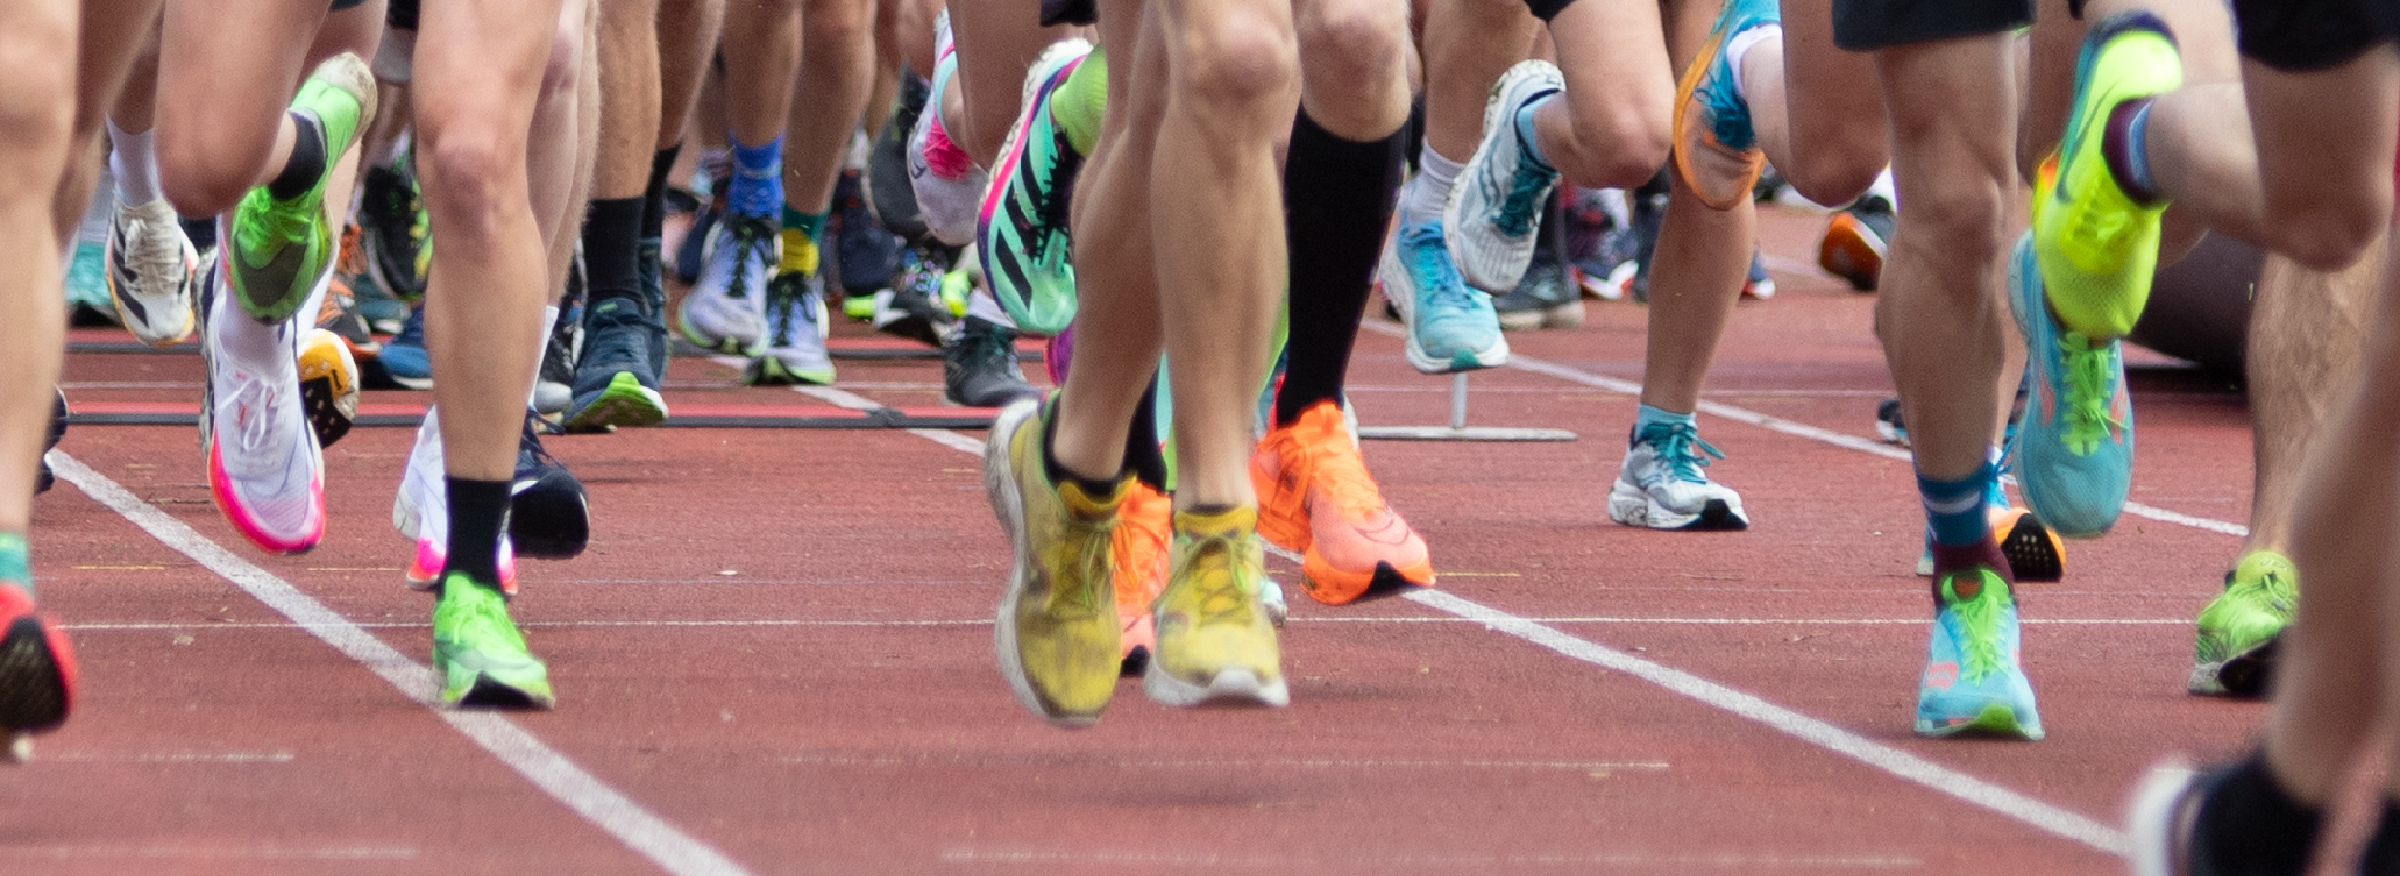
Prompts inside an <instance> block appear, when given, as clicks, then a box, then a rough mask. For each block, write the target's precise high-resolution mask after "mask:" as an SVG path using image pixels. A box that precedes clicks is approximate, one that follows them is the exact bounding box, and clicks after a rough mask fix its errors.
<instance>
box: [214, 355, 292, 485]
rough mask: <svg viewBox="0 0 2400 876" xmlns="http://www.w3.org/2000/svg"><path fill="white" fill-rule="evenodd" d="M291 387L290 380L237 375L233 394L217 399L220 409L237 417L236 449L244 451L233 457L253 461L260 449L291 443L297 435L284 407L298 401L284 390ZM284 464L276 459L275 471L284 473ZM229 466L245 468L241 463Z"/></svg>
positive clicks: (238, 373)
mask: <svg viewBox="0 0 2400 876" xmlns="http://www.w3.org/2000/svg"><path fill="white" fill-rule="evenodd" d="M291 386H293V384H291V383H289V382H288V378H287V381H276V380H270V379H267V378H264V377H261V376H258V375H254V374H247V373H240V372H237V373H235V374H234V375H233V391H232V392H229V393H226V394H225V395H224V397H223V398H220V399H218V400H217V409H218V410H221V411H231V412H232V414H233V424H234V431H233V438H234V447H235V448H236V449H237V450H238V451H240V452H238V453H235V454H232V455H231V458H232V459H242V460H247V459H253V458H254V457H253V454H254V453H256V452H257V451H259V450H264V449H271V448H274V447H278V446H282V445H285V444H286V443H287V441H288V439H289V437H290V436H291V434H292V432H293V429H292V428H291V426H292V425H293V424H291V423H288V422H286V420H287V418H286V417H284V416H283V407H284V405H285V404H286V403H287V402H289V401H292V400H294V399H290V398H287V395H296V394H295V393H287V392H285V391H283V390H288V389H289V388H290V387H291ZM283 464H284V460H282V459H280V458H279V459H275V460H273V462H272V469H273V470H281V469H282V467H283ZM228 467H229V468H243V467H244V466H240V465H238V464H237V465H228Z"/></svg>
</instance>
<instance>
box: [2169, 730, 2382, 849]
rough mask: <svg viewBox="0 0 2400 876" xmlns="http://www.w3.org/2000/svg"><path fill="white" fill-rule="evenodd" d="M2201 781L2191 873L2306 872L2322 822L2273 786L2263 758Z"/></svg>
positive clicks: (2318, 815) (2258, 756) (2253, 757)
mask: <svg viewBox="0 0 2400 876" xmlns="http://www.w3.org/2000/svg"><path fill="white" fill-rule="evenodd" d="M2203 781H2205V782H2206V784H2205V786H2204V787H2205V789H2206V790H2205V792H2204V793H2205V795H2206V796H2204V797H2202V798H2201V800H2200V812H2199V815H2198V816H2197V817H2196V818H2195V819H2194V820H2193V825H2192V831H2193V846H2194V848H2193V849H2192V858H2193V860H2192V863H2193V865H2194V866H2193V868H2192V871H2193V872H2195V873H2220V874H2226V876H2236V874H2240V876H2269V874H2292V876H2298V874H2300V873H2302V872H2304V871H2305V870H2307V868H2308V858H2309V853H2310V852H2311V851H2314V850H2315V849H2316V845H2317V832H2318V831H2319V829H2320V828H2322V827H2323V824H2324V820H2325V816H2324V814H2323V813H2322V812H2319V811H2318V810H2317V809H2315V808H2313V807H2310V806H2308V805H2306V804H2304V803H2301V802H2300V801H2299V800H2296V799H2293V798H2292V795H2291V794H2289V793H2287V792H2286V791H2284V789H2283V786H2282V785H2280V784H2277V782H2276V781H2275V777H2274V775H2272V774H2270V773H2269V772H2268V771H2267V763H2266V757H2265V755H2264V754H2263V753H2261V754H2253V755H2251V756H2250V758H2249V759H2248V760H2244V761H2242V762H2241V764H2240V765H2239V766H2236V767H2234V768H2233V770H2232V771H2231V772H2227V773H2220V774H2216V775H2212V776H2209V777H2207V778H2206V779H2204V780H2203ZM2387 823H2388V820H2387ZM2382 830H2383V828H2378V829H2377V836H2378V837H2380V836H2381V831H2382ZM2365 872H2376V871H2372V870H2369V871H2365Z"/></svg>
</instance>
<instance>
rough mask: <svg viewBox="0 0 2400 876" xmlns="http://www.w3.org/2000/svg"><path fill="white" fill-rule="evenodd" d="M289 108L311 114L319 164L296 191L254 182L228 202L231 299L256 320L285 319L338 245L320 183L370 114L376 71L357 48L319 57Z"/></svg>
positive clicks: (329, 175)
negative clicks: (292, 194)
mask: <svg viewBox="0 0 2400 876" xmlns="http://www.w3.org/2000/svg"><path fill="white" fill-rule="evenodd" d="M292 109H293V110H294V111H296V112H297V113H299V114H300V115H301V116H303V117H304V119H305V120H304V121H302V122H301V123H302V124H309V123H311V122H313V123H314V124H316V125H317V127H318V132H319V134H320V135H321V136H320V138H319V139H320V140H321V142H323V143H324V144H325V169H324V171H323V172H322V173H320V174H319V175H318V176H317V182H316V184H315V185H313V186H310V187H309V189H308V191H306V192H303V193H301V194H300V196H299V197H296V198H292V199H290V200H281V199H278V198H276V197H275V196H274V195H272V194H270V193H269V192H268V191H267V187H266V186H258V187H255V188H252V189H251V190H250V191H249V192H248V193H246V194H244V195H243V196H242V200H241V203H240V204H239V205H237V206H236V207H235V208H234V213H233V222H232V226H233V241H232V245H231V246H230V247H228V249H229V250H230V253H229V255H228V258H230V259H231V260H232V263H231V265H230V266H229V267H230V268H231V270H229V271H227V274H228V275H229V276H230V277H232V279H233V299H234V301H235V303H237V304H239V305H240V306H241V308H242V312H244V313H248V314H249V315H250V316H251V317H252V318H254V319H257V320H260V321H262V322H281V321H283V320H286V319H290V318H291V316H292V314H293V313H295V312H297V311H298V310H299V309H300V305H302V304H304V303H306V302H307V301H308V293H309V290H311V289H312V288H314V287H315V286H316V284H317V282H318V280H320V279H321V278H323V277H324V276H325V272H326V271H327V270H329V269H331V267H332V266H333V257H334V253H335V251H336V250H337V249H338V248H339V246H340V243H341V241H340V239H339V237H338V236H337V234H336V232H335V229H334V227H333V224H332V223H331V222H329V221H327V220H326V218H325V183H326V181H327V180H329V179H331V178H332V177H333V173H334V170H335V168H336V167H337V166H339V165H340V164H341V160H342V153H344V152H348V151H350V147H351V145H352V144H354V143H356V142H357V140H358V137H359V134H360V133H361V132H362V131H364V130H365V128H366V124H367V121H368V120H369V119H372V118H374V116H375V75H374V74H373V73H371V72H369V71H368V70H367V62H365V61H363V60H360V59H359V57H358V55H356V54H354V53H351V52H343V53H341V54H339V55H335V56H333V57H331V58H327V59H325V62H324V63H322V64H319V65H317V69H316V72H313V73H310V74H309V75H308V81H306V82H303V83H301V84H300V93H299V95H298V96H296V97H294V98H292Z"/></svg>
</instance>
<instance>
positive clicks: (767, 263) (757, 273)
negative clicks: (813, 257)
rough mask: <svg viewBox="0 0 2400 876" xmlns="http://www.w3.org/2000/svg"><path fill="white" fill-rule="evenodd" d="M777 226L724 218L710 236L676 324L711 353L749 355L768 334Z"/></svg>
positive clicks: (677, 315)
mask: <svg viewBox="0 0 2400 876" xmlns="http://www.w3.org/2000/svg"><path fill="white" fill-rule="evenodd" d="M778 244H779V241H778V240H777V239H776V228H775V223H774V222H773V221H771V220H767V219H759V218H755V217H748V216H727V217H725V219H724V220H723V221H721V222H718V223H717V227H716V229H715V230H713V231H711V232H710V233H709V236H708V252H707V255H706V256H705V260H704V262H703V263H702V265H701V268H700V279H699V282H696V283H693V284H692V290H691V291H690V292H688V293H685V294H684V296H683V305H682V306H681V307H679V308H677V310H676V320H675V321H676V323H677V324H678V327H679V328H681V329H682V330H683V336H684V337H685V338H688V339H690V340H691V342H692V343H695V344H698V345H700V346H702V347H706V348H708V349H711V350H717V351H720V352H726V353H743V354H747V353H749V352H750V351H751V350H754V349H757V347H758V344H759V341H760V339H761V338H762V337H763V336H764V335H765V334H766V323H767V282H768V281H769V280H771V279H773V277H774V275H775V262H776V261H777V259H778V258H779V255H778V251H779V247H778Z"/></svg>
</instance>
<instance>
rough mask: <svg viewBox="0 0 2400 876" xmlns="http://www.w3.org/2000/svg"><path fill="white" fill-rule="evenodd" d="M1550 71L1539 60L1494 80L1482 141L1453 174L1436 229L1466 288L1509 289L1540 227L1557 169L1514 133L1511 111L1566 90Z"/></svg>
mask: <svg viewBox="0 0 2400 876" xmlns="http://www.w3.org/2000/svg"><path fill="white" fill-rule="evenodd" d="M1566 87H1567V80H1566V78H1565V77H1564V76H1561V75H1560V74H1559V72H1558V67H1557V66H1556V65H1553V64H1551V63H1550V62H1548V61H1543V60H1539V59H1535V60H1531V61H1525V62H1522V63H1519V64H1518V65H1516V66H1514V67H1510V68H1508V72H1507V73H1505V74H1503V75H1501V77H1500V81H1499V82H1498V83H1497V84H1495V85H1493V86H1492V97H1491V100H1489V101H1487V102H1485V104H1484V107H1483V140H1482V142H1479V143H1477V144H1475V154H1474V155H1473V156H1472V157H1469V158H1468V159H1467V163H1466V164H1465V165H1464V166H1462V167H1460V168H1459V170H1458V182H1457V183H1456V184H1454V185H1452V186H1451V188H1450V201H1449V203H1448V204H1447V205H1445V206H1444V207H1443V209H1442V224H1443V226H1444V227H1447V228H1448V229H1449V230H1450V235H1451V236H1450V240H1449V245H1450V257H1451V258H1453V259H1456V260H1457V262H1458V273H1459V276H1461V277H1463V278H1465V280H1466V282H1467V284H1468V285H1471V286H1474V287H1475V288H1477V289H1483V290H1487V291H1491V292H1497V293H1500V294H1504V295H1505V294H1507V293H1508V291H1509V290H1511V289H1515V288H1517V281H1519V280H1522V279H1524V278H1525V267H1526V265H1529V264H1531V263H1532V262H1533V248H1534V245H1535V243H1537V242H1538V240H1537V239H1538V237H1539V235H1538V234H1537V232H1539V231H1541V228H1542V213H1543V212H1544V208H1545V207H1546V206H1547V205H1548V204H1549V203H1550V190H1551V189H1554V188H1557V187H1558V170H1557V169H1556V168H1553V167H1551V166H1550V165H1549V164H1548V163H1546V162H1544V161H1542V158H1541V156H1539V155H1536V154H1534V144H1531V143H1527V142H1525V138H1524V137H1521V136H1519V135H1518V133H1517V113H1518V112H1519V111H1521V110H1523V109H1524V108H1525V107H1527V106H1529V105H1532V104H1534V103H1538V102H1540V101H1542V100H1544V99H1546V98H1548V97H1550V96H1551V95H1553V94H1557V93H1559V92H1561V91H1564V90H1566Z"/></svg>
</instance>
